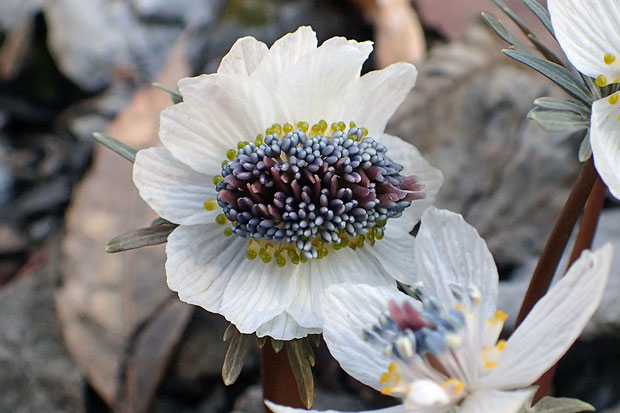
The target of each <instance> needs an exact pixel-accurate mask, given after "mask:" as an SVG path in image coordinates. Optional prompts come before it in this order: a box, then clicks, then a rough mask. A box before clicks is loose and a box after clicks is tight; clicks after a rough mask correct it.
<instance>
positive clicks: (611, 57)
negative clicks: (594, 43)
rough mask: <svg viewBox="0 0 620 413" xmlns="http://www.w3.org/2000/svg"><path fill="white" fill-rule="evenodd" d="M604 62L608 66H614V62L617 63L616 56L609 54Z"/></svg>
mask: <svg viewBox="0 0 620 413" xmlns="http://www.w3.org/2000/svg"><path fill="white" fill-rule="evenodd" d="M603 61H604V62H605V64H606V65H610V64H612V63H613V62H615V61H616V56H614V55H612V54H610V53H607V54H606V55H605V57H604V58H603Z"/></svg>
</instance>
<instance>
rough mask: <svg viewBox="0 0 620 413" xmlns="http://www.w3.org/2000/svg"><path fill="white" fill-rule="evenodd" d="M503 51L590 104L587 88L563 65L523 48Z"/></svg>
mask: <svg viewBox="0 0 620 413" xmlns="http://www.w3.org/2000/svg"><path fill="white" fill-rule="evenodd" d="M503 52H504V54H506V55H507V56H508V57H510V58H512V59H514V60H516V61H518V62H521V63H523V64H524V65H526V66H529V67H531V68H532V69H534V70H536V71H537V72H539V73H540V74H542V75H543V76H545V77H546V78H548V79H549V80H551V81H552V82H554V83H555V84H557V85H558V86H560V87H561V88H562V89H564V90H565V91H566V92H568V93H569V94H571V95H573V96H574V97H576V98H577V99H579V100H581V101H582V102H584V103H585V104H587V105H591V104H592V98H591V97H590V93H589V92H588V90H587V89H585V87H584V86H583V84H581V83H580V80H579V79H578V78H576V77H575V76H574V75H573V74H572V73H571V72H570V71H569V70H568V69H566V68H565V67H563V66H560V65H558V64H555V63H552V62H550V61H548V60H545V59H542V58H540V57H537V56H534V55H532V54H530V53H527V52H525V51H523V50H515V49H504V50H503Z"/></svg>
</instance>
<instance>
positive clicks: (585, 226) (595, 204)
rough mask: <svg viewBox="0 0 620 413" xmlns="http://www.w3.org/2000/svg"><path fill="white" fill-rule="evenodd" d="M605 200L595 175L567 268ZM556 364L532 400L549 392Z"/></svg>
mask: <svg viewBox="0 0 620 413" xmlns="http://www.w3.org/2000/svg"><path fill="white" fill-rule="evenodd" d="M604 201H605V184H604V183H603V181H602V180H601V177H600V176H597V178H596V182H595V183H594V187H593V188H592V192H590V196H589V197H588V202H587V203H586V207H585V210H584V213H583V218H582V219H581V224H580V225H579V233H578V234H577V238H576V239H575V245H574V246H573V251H572V252H571V255H570V259H569V260H568V266H567V267H566V268H567V269H568V268H570V266H571V265H572V264H573V263H574V262H575V261H577V259H578V258H579V256H580V255H581V253H582V252H583V251H584V250H586V249H589V248H591V247H592V240H593V239H594V233H595V232H596V227H597V225H598V219H599V216H600V215H601V210H602V209H603V203H604ZM556 367H557V364H555V365H553V366H552V367H551V368H550V369H549V370H548V371H547V372H546V373H545V374H543V375H542V376H541V377H540V378H539V379H538V380H537V381H536V383H535V384H537V385H538V386H539V387H538V391H537V392H536V396H535V397H534V402H536V401H538V400H540V399H541V398H543V397H544V396H547V395H549V393H550V392H551V385H552V384H553V376H554V374H555V369H556Z"/></svg>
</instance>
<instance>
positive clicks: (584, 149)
mask: <svg viewBox="0 0 620 413" xmlns="http://www.w3.org/2000/svg"><path fill="white" fill-rule="evenodd" d="M591 156H592V145H590V131H588V133H586V136H585V137H584V138H583V140H582V141H581V145H579V162H585V161H587V160H588V159H590V157H591Z"/></svg>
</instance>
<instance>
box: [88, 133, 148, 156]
mask: <svg viewBox="0 0 620 413" xmlns="http://www.w3.org/2000/svg"><path fill="white" fill-rule="evenodd" d="M93 137H94V138H95V139H96V140H97V142H99V143H101V144H103V145H104V146H105V147H106V148H108V149H110V150H111V151H112V152H116V153H117V154H119V155H120V156H122V157H123V158H125V159H127V160H128V161H129V162H131V163H133V162H134V161H135V160H136V152H138V151H137V150H135V149H134V148H132V147H130V146H127V145H125V144H124V143H123V142H121V141H119V140H118V139H114V138H113V137H111V136H108V135H104V134H103V133H99V132H93Z"/></svg>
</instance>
